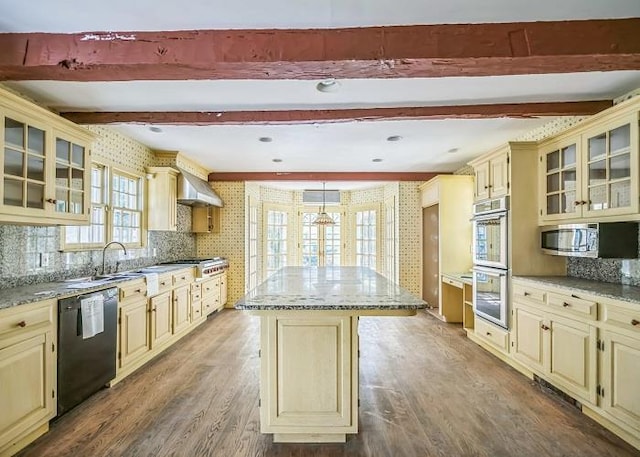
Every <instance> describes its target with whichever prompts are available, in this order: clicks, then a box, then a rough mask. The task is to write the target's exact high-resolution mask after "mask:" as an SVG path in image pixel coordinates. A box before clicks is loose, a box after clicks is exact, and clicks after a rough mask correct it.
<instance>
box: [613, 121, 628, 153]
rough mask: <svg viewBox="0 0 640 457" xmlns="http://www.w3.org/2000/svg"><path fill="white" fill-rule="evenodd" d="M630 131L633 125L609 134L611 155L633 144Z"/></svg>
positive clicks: (624, 126) (619, 128)
mask: <svg viewBox="0 0 640 457" xmlns="http://www.w3.org/2000/svg"><path fill="white" fill-rule="evenodd" d="M630 129H631V125H630V124H626V125H623V126H622V127H618V128H617V129H614V130H612V131H611V132H609V151H610V154H615V153H616V151H619V150H621V149H625V148H628V147H629V145H630V144H631V133H630Z"/></svg>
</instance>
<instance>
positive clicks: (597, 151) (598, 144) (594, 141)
mask: <svg viewBox="0 0 640 457" xmlns="http://www.w3.org/2000/svg"><path fill="white" fill-rule="evenodd" d="M606 139H607V136H606V134H604V133H603V134H602V135H598V136H595V137H593V138H589V161H591V160H594V159H596V158H598V157H600V156H603V155H604V154H605V148H606Z"/></svg>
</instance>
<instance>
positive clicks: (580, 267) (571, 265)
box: [567, 240, 640, 286]
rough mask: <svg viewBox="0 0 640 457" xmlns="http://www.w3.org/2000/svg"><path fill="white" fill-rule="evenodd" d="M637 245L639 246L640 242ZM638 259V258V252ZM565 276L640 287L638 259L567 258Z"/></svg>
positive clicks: (639, 259)
mask: <svg viewBox="0 0 640 457" xmlns="http://www.w3.org/2000/svg"><path fill="white" fill-rule="evenodd" d="M638 245H639V246H640V240H639V242H638ZM638 257H640V252H639V253H638ZM567 276H573V277H575V278H583V279H591V280H593V281H604V282H613V283H617V284H626V285H630V286H640V258H637V259H587V258H583V257H567Z"/></svg>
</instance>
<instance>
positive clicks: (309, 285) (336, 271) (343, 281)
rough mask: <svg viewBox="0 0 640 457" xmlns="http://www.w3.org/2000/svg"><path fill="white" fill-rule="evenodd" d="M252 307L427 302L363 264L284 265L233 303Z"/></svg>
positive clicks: (403, 306)
mask: <svg viewBox="0 0 640 457" xmlns="http://www.w3.org/2000/svg"><path fill="white" fill-rule="evenodd" d="M235 307H236V308H237V309H243V310H252V311H275V310H334V311H343V310H345V311H347V310H379V311H384V310H417V309H422V308H426V307H427V303H426V302H425V301H423V300H421V299H419V298H417V297H415V296H414V295H412V294H411V293H409V292H408V291H406V290H405V289H403V288H402V287H400V286H398V285H397V284H395V283H393V282H392V281H389V280H388V279H387V278H385V277H384V276H382V275H381V274H379V273H376V272H375V271H373V270H371V269H369V268H362V267H284V268H282V269H280V270H278V271H277V272H276V273H274V274H273V275H271V276H270V277H269V278H267V279H266V280H265V281H264V282H263V283H262V284H260V285H259V286H257V287H256V288H255V289H253V290H252V291H251V292H249V293H248V294H247V295H245V296H244V297H242V298H241V299H240V300H239V301H238V302H237V303H236V305H235Z"/></svg>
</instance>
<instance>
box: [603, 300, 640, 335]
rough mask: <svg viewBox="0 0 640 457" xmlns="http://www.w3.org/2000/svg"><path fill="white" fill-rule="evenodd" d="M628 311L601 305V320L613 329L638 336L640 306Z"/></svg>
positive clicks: (609, 305) (614, 306) (619, 307)
mask: <svg viewBox="0 0 640 457" xmlns="http://www.w3.org/2000/svg"><path fill="white" fill-rule="evenodd" d="M635 306H637V308H638V309H628V308H623V307H621V306H616V305H613V304H611V303H605V304H603V305H602V320H604V322H606V323H607V324H611V325H613V326H615V327H618V328H622V329H625V330H630V331H632V332H635V333H637V334H638V335H640V306H638V305H635Z"/></svg>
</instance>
